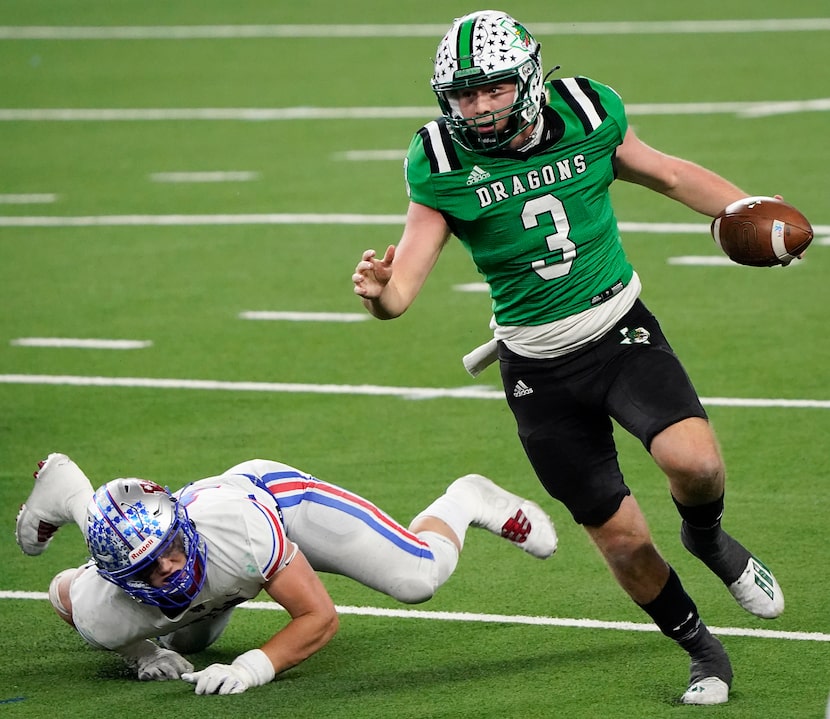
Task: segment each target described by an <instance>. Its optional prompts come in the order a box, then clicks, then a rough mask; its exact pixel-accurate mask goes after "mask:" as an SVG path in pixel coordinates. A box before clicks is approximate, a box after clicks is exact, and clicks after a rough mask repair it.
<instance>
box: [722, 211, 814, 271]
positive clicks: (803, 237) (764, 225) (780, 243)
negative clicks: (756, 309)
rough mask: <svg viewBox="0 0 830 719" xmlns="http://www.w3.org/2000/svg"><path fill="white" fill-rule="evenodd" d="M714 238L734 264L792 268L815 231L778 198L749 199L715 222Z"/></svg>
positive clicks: (801, 216) (798, 212)
mask: <svg viewBox="0 0 830 719" xmlns="http://www.w3.org/2000/svg"><path fill="white" fill-rule="evenodd" d="M712 237H713V238H714V239H715V242H716V243H717V244H718V246H719V247H720V248H721V249H722V250H723V251H724V253H725V254H726V256H727V257H729V259H731V260H732V261H733V262H737V263H738V264H741V265H750V266H751V267H771V266H773V265H788V264H790V262H792V261H793V260H794V259H795V258H796V257H798V255H800V254H801V253H802V252H804V250H806V249H807V246H808V245H809V244H810V242H812V240H813V228H812V226H811V225H810V222H809V221H808V220H807V218H806V217H804V215H802V214H801V212H800V211H799V210H797V209H796V208H795V207H793V206H792V205H790V204H788V203H786V202H784V201H783V200H779V199H777V198H775V197H746V198H744V199H743V200H738V201H737V202H733V203H732V204H731V205H727V206H726V207H725V208H724V209H723V210H721V212H720V213H719V214H718V216H717V217H716V218H715V219H714V220H713V221H712Z"/></svg>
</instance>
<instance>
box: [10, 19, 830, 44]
mask: <svg viewBox="0 0 830 719" xmlns="http://www.w3.org/2000/svg"><path fill="white" fill-rule="evenodd" d="M526 24H527V26H528V27H530V28H532V29H533V34H534V35H540V36H541V35H556V36H560V35H675V34H679V35H699V34H702V33H767V32H770V33H777V34H780V33H783V32H825V31H827V30H830V18H826V17H820V18H761V19H748V18H747V19H741V20H667V21H645V22H634V21H630V22H629V21H622V22H560V23H555V22H531V21H530V20H528V22H527V23H526ZM446 30H447V27H446V25H443V24H442V25H426V24H421V25H393V24H389V25H380V24H372V25H370V24H364V25H166V26H165V25H153V26H149V25H130V26H111V27H103V26H72V25H69V26H49V25H47V26H39V25H34V26H32V25H4V26H0V40H223V39H238V38H285V39H299V38H343V39H348V38H358V39H360V38H367V37H375V38H402V37H413V38H414V37H429V38H440V37H441V36H442V35H443V34H444V33H445V32H446Z"/></svg>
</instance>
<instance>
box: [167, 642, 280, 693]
mask: <svg viewBox="0 0 830 719" xmlns="http://www.w3.org/2000/svg"><path fill="white" fill-rule="evenodd" d="M274 674H275V672H274V666H273V665H272V664H271V660H270V659H269V658H268V657H267V655H266V654H265V652H263V651H262V650H261V649H251V650H250V651H248V652H245V653H244V654H240V655H239V656H238V657H237V658H236V659H234V660H233V663H232V664H211V665H210V666H209V667H207V668H206V669H202V671H200V672H188V673H185V674H182V677H181V678H182V679H183V680H184V681H186V682H189V683H190V684H195V685H196V689H195V692H196V693H197V694H241V693H242V692H244V691H245V690H246V689H249V688H250V687H258V686H262V685H263V684H267V683H268V682H270V681H271V680H272V679H273V678H274Z"/></svg>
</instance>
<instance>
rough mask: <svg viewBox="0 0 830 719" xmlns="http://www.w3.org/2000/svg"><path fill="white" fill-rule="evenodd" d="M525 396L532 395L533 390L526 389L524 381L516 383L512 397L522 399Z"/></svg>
mask: <svg viewBox="0 0 830 719" xmlns="http://www.w3.org/2000/svg"><path fill="white" fill-rule="evenodd" d="M527 394H533V388H532V387H528V386H527V385H526V384H525V383H524V380H519V381H518V382H516V386H515V387H514V388H513V396H514V397H524V396H525V395H527Z"/></svg>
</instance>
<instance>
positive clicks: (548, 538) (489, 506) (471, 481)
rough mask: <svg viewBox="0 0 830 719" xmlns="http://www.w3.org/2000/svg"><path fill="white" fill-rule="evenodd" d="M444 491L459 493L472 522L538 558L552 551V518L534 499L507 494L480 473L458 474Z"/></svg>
mask: <svg viewBox="0 0 830 719" xmlns="http://www.w3.org/2000/svg"><path fill="white" fill-rule="evenodd" d="M447 494H457V495H460V496H463V499H464V502H465V504H466V505H467V506H468V507H469V508H470V510H471V511H472V514H473V519H472V521H471V522H470V524H471V525H472V526H474V527H483V528H484V529H487V530H489V531H491V532H492V533H493V534H497V535H499V536H500V537H504V538H505V539H507V540H509V541H510V542H512V543H513V544H515V545H516V546H517V547H519V548H520V549H523V550H524V551H525V552H527V553H528V554H531V555H533V556H534V557H538V558H539V559H547V558H548V557H550V556H551V555H552V554H553V553H554V552H555V551H556V543H557V537H556V530H555V529H554V526H553V522H551V520H550V517H549V516H548V515H547V514H546V513H545V511H544V510H543V509H542V508H541V507H540V506H539V505H538V504H536V502H531V501H530V500H528V499H524V498H523V497H519V496H517V495H515V494H511V493H510V492H508V491H507V490H505V489H502V488H501V487H499V486H498V485H497V484H496V483H495V482H493V481H491V480H489V479H487V477H483V476H482V475H480V474H467V475H465V476H463V477H459V478H458V479H456V480H455V481H454V482H453V483H452V484H451V485H450V486H449V487H448V488H447Z"/></svg>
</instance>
